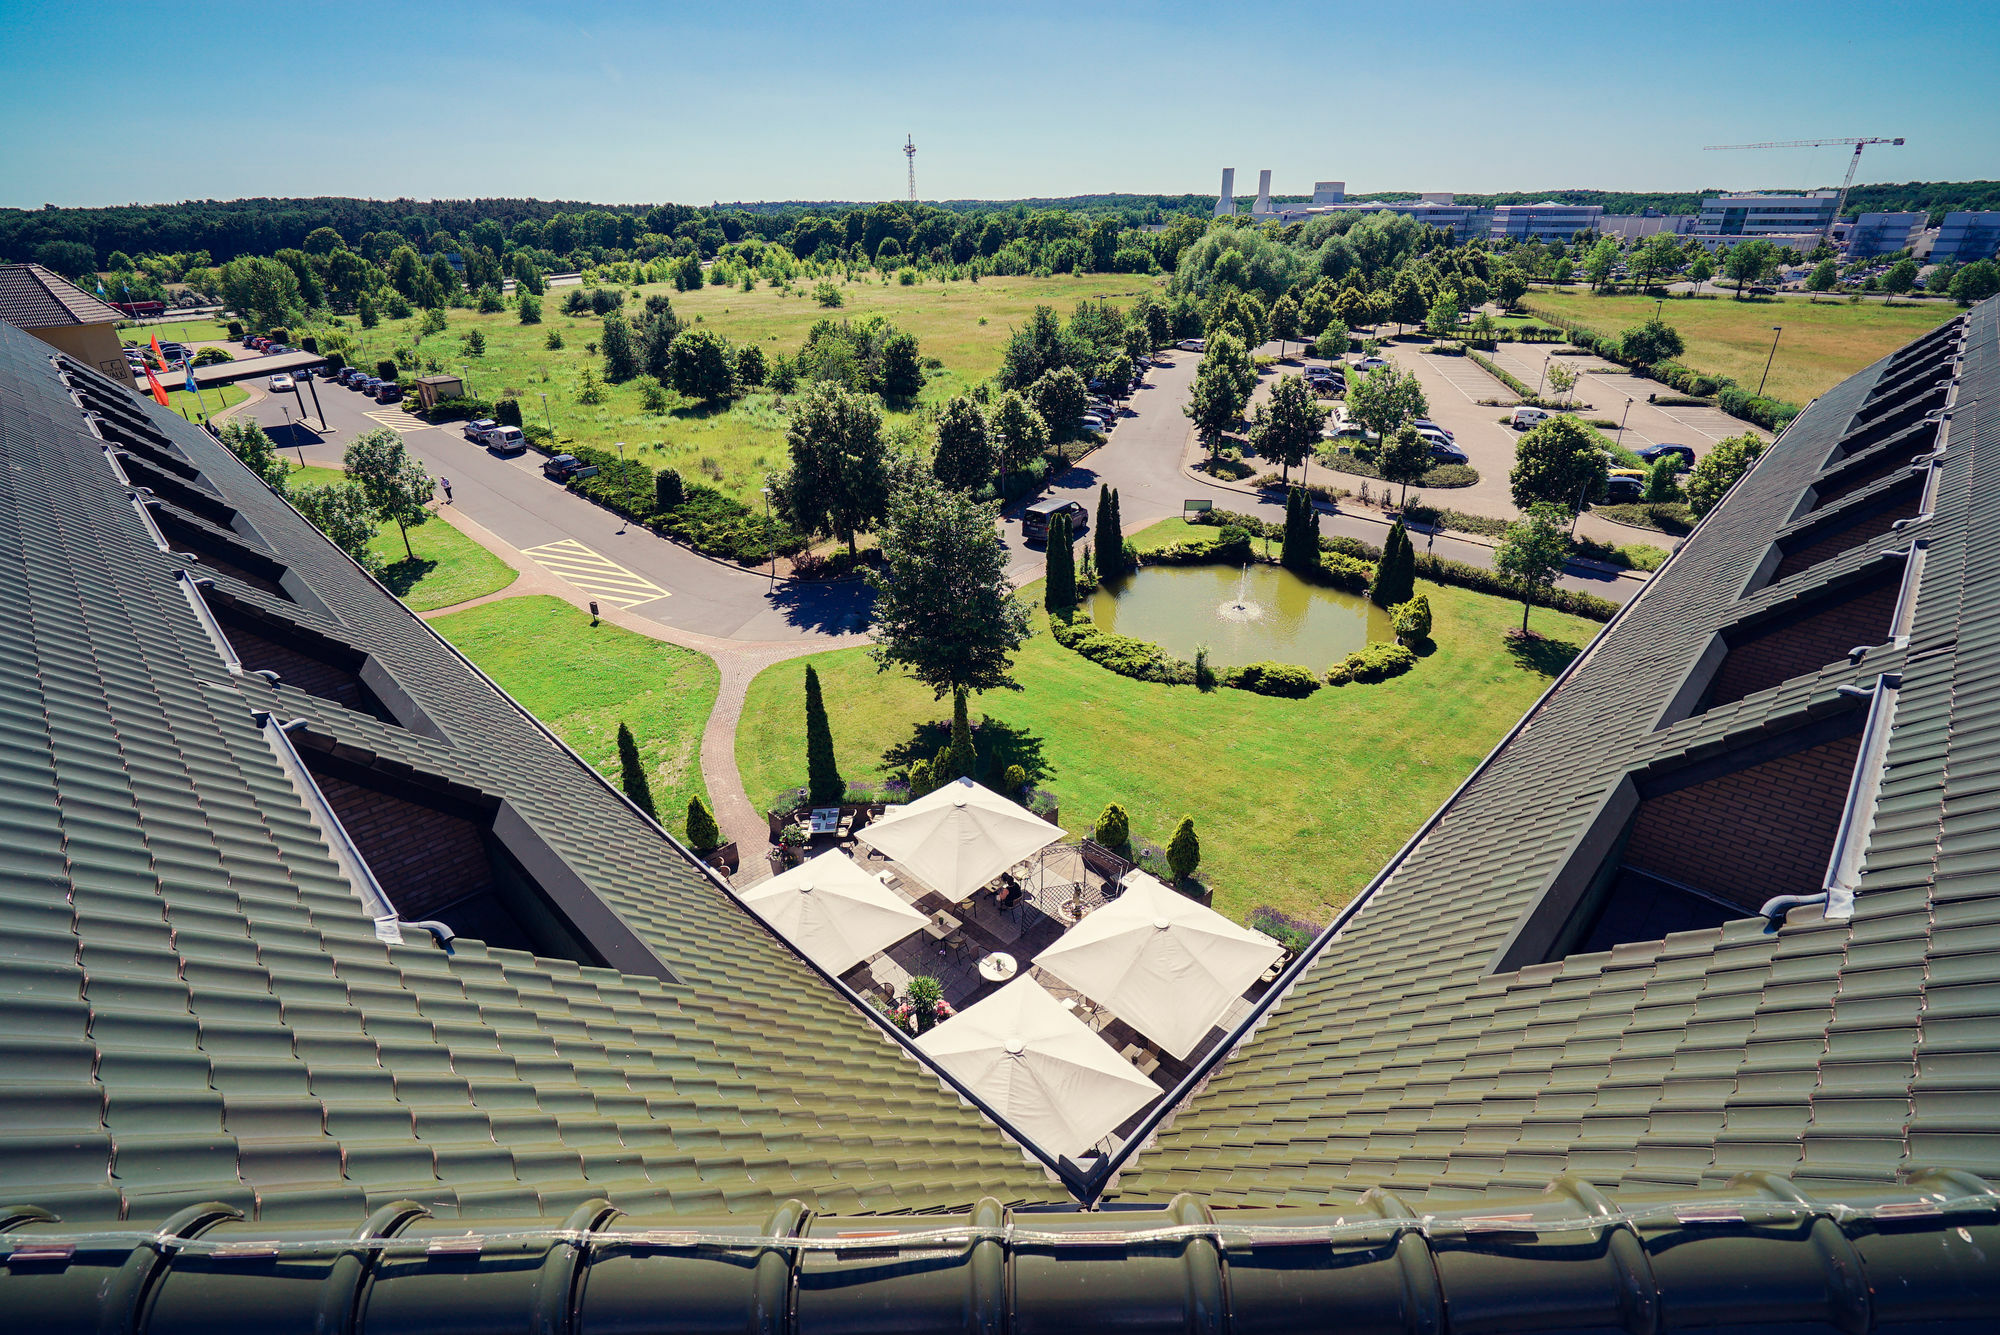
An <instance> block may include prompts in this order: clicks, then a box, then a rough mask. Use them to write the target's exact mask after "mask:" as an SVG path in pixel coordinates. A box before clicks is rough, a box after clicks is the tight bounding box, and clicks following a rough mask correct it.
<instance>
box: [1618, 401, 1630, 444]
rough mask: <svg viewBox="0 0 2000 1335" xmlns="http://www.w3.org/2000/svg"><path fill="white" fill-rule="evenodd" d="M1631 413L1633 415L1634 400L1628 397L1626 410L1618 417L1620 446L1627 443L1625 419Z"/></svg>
mask: <svg viewBox="0 0 2000 1335" xmlns="http://www.w3.org/2000/svg"><path fill="white" fill-rule="evenodd" d="M1631 415H1632V400H1630V399H1627V400H1625V411H1624V412H1623V413H1621V414H1619V417H1618V444H1619V446H1620V447H1623V446H1624V444H1625V419H1626V418H1628V417H1630V416H1631Z"/></svg>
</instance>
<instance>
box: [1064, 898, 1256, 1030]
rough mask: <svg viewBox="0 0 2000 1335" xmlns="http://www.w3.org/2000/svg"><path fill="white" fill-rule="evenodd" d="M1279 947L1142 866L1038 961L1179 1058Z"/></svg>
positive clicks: (1253, 979)
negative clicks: (1118, 891)
mask: <svg viewBox="0 0 2000 1335" xmlns="http://www.w3.org/2000/svg"><path fill="white" fill-rule="evenodd" d="M1282 953H1283V947H1281V946H1279V945H1278V943H1277V942H1275V941H1273V940H1272V939H1271V938H1270V937H1268V936H1265V935H1264V934H1263V933H1262V932H1253V931H1251V930H1250V929H1249V928H1247V927H1238V926H1237V925H1236V924H1235V923H1233V922H1231V921H1229V919H1227V918H1225V917H1223V916H1222V915H1221V914H1220V913H1217V912H1215V910H1213V909H1209V908H1204V907H1202V906H1201V905H1200V904H1197V903H1195V902H1194V901H1193V900H1191V899H1189V898H1188V897H1187V896H1185V895H1179V894H1175V893H1174V892H1173V891H1172V890H1169V889H1168V888H1167V887H1166V886H1164V885H1161V884H1160V883H1159V882H1158V881H1157V880H1155V879H1154V878H1153V877H1151V876H1148V875H1147V874H1146V873H1144V872H1142V871H1132V872H1128V873H1126V875H1125V893H1124V894H1122V895H1121V896H1119V897H1118V898H1117V899H1116V900H1114V901H1113V902H1111V903H1109V904H1106V905H1105V906H1104V907H1103V908H1101V909H1098V910H1097V911H1096V912H1095V913H1092V914H1091V915H1090V916H1089V917H1087V918H1085V919H1084V920H1083V921H1082V922H1080V923H1078V924H1077V925H1076V926H1074V927H1072V928H1070V929H1069V930H1068V931H1067V932H1064V933H1063V934H1062V936H1061V938H1059V939H1058V940H1057V941H1056V943H1055V944H1054V945H1052V946H1050V947H1049V948H1048V949H1047V950H1044V951H1043V952H1042V953H1041V954H1040V955H1037V956H1036V957H1035V963H1036V964H1037V965H1039V966H1041V967H1042V968H1044V969H1047V970H1048V971H1049V972H1050V973H1052V974H1054V975H1055V976H1056V977H1058V978H1060V979H1062V980H1063V981H1064V982H1065V983H1068V984H1069V985H1070V986H1071V987H1073V988H1075V989H1076V990H1077V991H1079V992H1081V993H1083V994H1084V995H1085V996H1087V997H1090V998H1091V999H1093V1000H1095V1001H1100V1002H1103V1003H1104V1004H1105V1005H1106V1006H1109V1007H1110V1008H1111V1009H1112V1010H1113V1011H1115V1012H1117V1014H1118V1018H1120V1019H1121V1020H1124V1021H1125V1022H1126V1023H1127V1024H1129V1025H1131V1026H1132V1027H1133V1028H1134V1029H1137V1030H1138V1031H1139V1032H1140V1033H1142V1034H1145V1035H1146V1036H1148V1037H1149V1038H1151V1039H1153V1040H1154V1041H1155V1042H1157V1043H1159V1044H1160V1046H1161V1047H1163V1048H1165V1049H1166V1050H1167V1051H1168V1052H1171V1053H1172V1054H1173V1055H1174V1056H1176V1057H1183V1058H1184V1057H1186V1056H1187V1055H1188V1054H1189V1053H1190V1052H1192V1051H1194V1048H1195V1044H1197V1043H1199V1042H1201V1040H1202V1036H1203V1035H1205V1034H1206V1033H1208V1031H1209V1030H1210V1029H1212V1028H1214V1027H1215V1024H1216V1022H1217V1021H1218V1020H1220V1019H1221V1018H1222V1015H1223V1012H1225V1011H1227V1010H1228V1009H1229V1007H1230V1005H1231V1004H1232V1003H1233V1002H1235V1001H1236V1000H1237V999H1238V998H1240V997H1241V996H1242V995H1243V992H1244V989H1246V988H1248V987H1249V986H1250V984H1251V983H1252V982H1253V981H1255V980H1256V978H1257V976H1258V975H1259V974H1261V973H1263V972H1264V970H1266V969H1268V968H1270V967H1271V965H1272V963H1273V962H1274V961H1275V960H1276V959H1277V958H1278V956H1279V955H1280V954H1282Z"/></svg>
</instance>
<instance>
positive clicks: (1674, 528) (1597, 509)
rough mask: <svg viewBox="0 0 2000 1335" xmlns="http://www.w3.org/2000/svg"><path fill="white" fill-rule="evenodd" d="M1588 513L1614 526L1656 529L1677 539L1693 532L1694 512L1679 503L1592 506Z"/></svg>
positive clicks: (1682, 503)
mask: <svg viewBox="0 0 2000 1335" xmlns="http://www.w3.org/2000/svg"><path fill="white" fill-rule="evenodd" d="M1590 512H1591V513H1592V514H1594V515H1598V516H1601V517H1602V518H1605V519H1609V520H1611V521H1612V522H1613V523H1616V524H1630V525H1631V526H1632V527H1634V528H1652V529H1658V530H1659V531H1660V532H1662V533H1666V534H1670V535H1672V536H1674V537H1679V536H1681V535H1682V534H1684V533H1691V532H1693V531H1694V511H1692V510H1690V509H1688V507H1687V505H1686V504H1685V503H1684V502H1681V501H1663V502H1658V503H1655V504H1641V503H1633V504H1630V505H1594V506H1592V507H1591V509H1590Z"/></svg>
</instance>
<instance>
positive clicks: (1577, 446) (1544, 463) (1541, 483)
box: [1507, 415, 1610, 515]
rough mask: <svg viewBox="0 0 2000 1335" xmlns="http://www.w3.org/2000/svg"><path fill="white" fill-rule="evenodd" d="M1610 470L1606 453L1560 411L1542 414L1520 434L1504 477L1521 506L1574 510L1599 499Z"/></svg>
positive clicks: (1569, 512)
mask: <svg viewBox="0 0 2000 1335" xmlns="http://www.w3.org/2000/svg"><path fill="white" fill-rule="evenodd" d="M1609 471H1610V456H1609V455H1607V454H1605V452H1604V451H1603V449H1601V448H1600V447H1599V446H1598V443H1597V441H1596V439H1595V438H1593V437H1592V436H1591V434H1590V432H1589V431H1588V430H1587V429H1586V428H1585V427H1584V425H1583V424H1582V423H1581V422H1579V421H1577V420H1576V419H1575V418H1574V417H1570V416H1567V415H1563V416H1556V417H1549V418H1545V419H1543V421H1542V422H1541V423H1540V424H1539V425H1537V426H1536V427H1535V428H1534V429H1533V430H1531V431H1529V432H1528V434H1527V435H1525V436H1523V437H1521V440H1520V444H1519V445H1518V446H1516V447H1515V455H1514V471H1513V472H1511V473H1509V474H1508V475H1507V481H1508V484H1509V486H1510V487H1511V489H1512V491H1513V496H1514V504H1515V505H1517V506H1519V507H1520V508H1521V509H1522V510H1523V511H1526V510H1528V509H1530V508H1532V507H1534V506H1536V505H1543V504H1547V505H1554V506H1558V507H1560V508H1561V509H1562V510H1563V512H1564V513H1565V515H1575V514H1577V513H1578V512H1579V511H1581V510H1582V509H1584V507H1586V506H1588V505H1590V504H1591V503H1592V502H1595V501H1600V500H1602V499H1604V488H1605V482H1606V479H1607V476H1608V474H1609Z"/></svg>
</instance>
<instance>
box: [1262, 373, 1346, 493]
mask: <svg viewBox="0 0 2000 1335" xmlns="http://www.w3.org/2000/svg"><path fill="white" fill-rule="evenodd" d="M1326 415H1327V410H1326V409H1324V408H1322V407H1320V406H1319V400H1318V399H1317V398H1315V397H1314V395H1313V392H1312V388H1311V387H1310V386H1308V385H1307V384H1306V381H1305V377H1304V376H1298V375H1288V376H1284V377H1282V378H1280V379H1279V381H1278V383H1277V384H1275V385H1273V386H1271V397H1270V400H1269V401H1268V402H1267V403H1266V404H1265V405H1264V408H1263V410H1262V411H1261V412H1260V413H1259V414H1258V418H1257V422H1256V424H1255V426H1253V427H1252V429H1251V432H1250V441H1251V443H1252V444H1253V445H1255V446H1256V447H1257V453H1258V454H1260V455H1262V456H1263V457H1264V458H1266V459H1275V460H1277V461H1278V464H1279V467H1280V468H1281V469H1282V470H1283V474H1284V479H1285V481H1287V482H1290V481H1291V477H1292V469H1293V468H1294V467H1296V466H1298V465H1300V464H1303V463H1304V462H1305V461H1306V460H1307V459H1310V458H1311V457H1312V452H1313V446H1315V445H1317V444H1318V443H1319V438H1320V437H1319V433H1320V430H1321V428H1323V427H1324V426H1325V425H1326Z"/></svg>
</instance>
